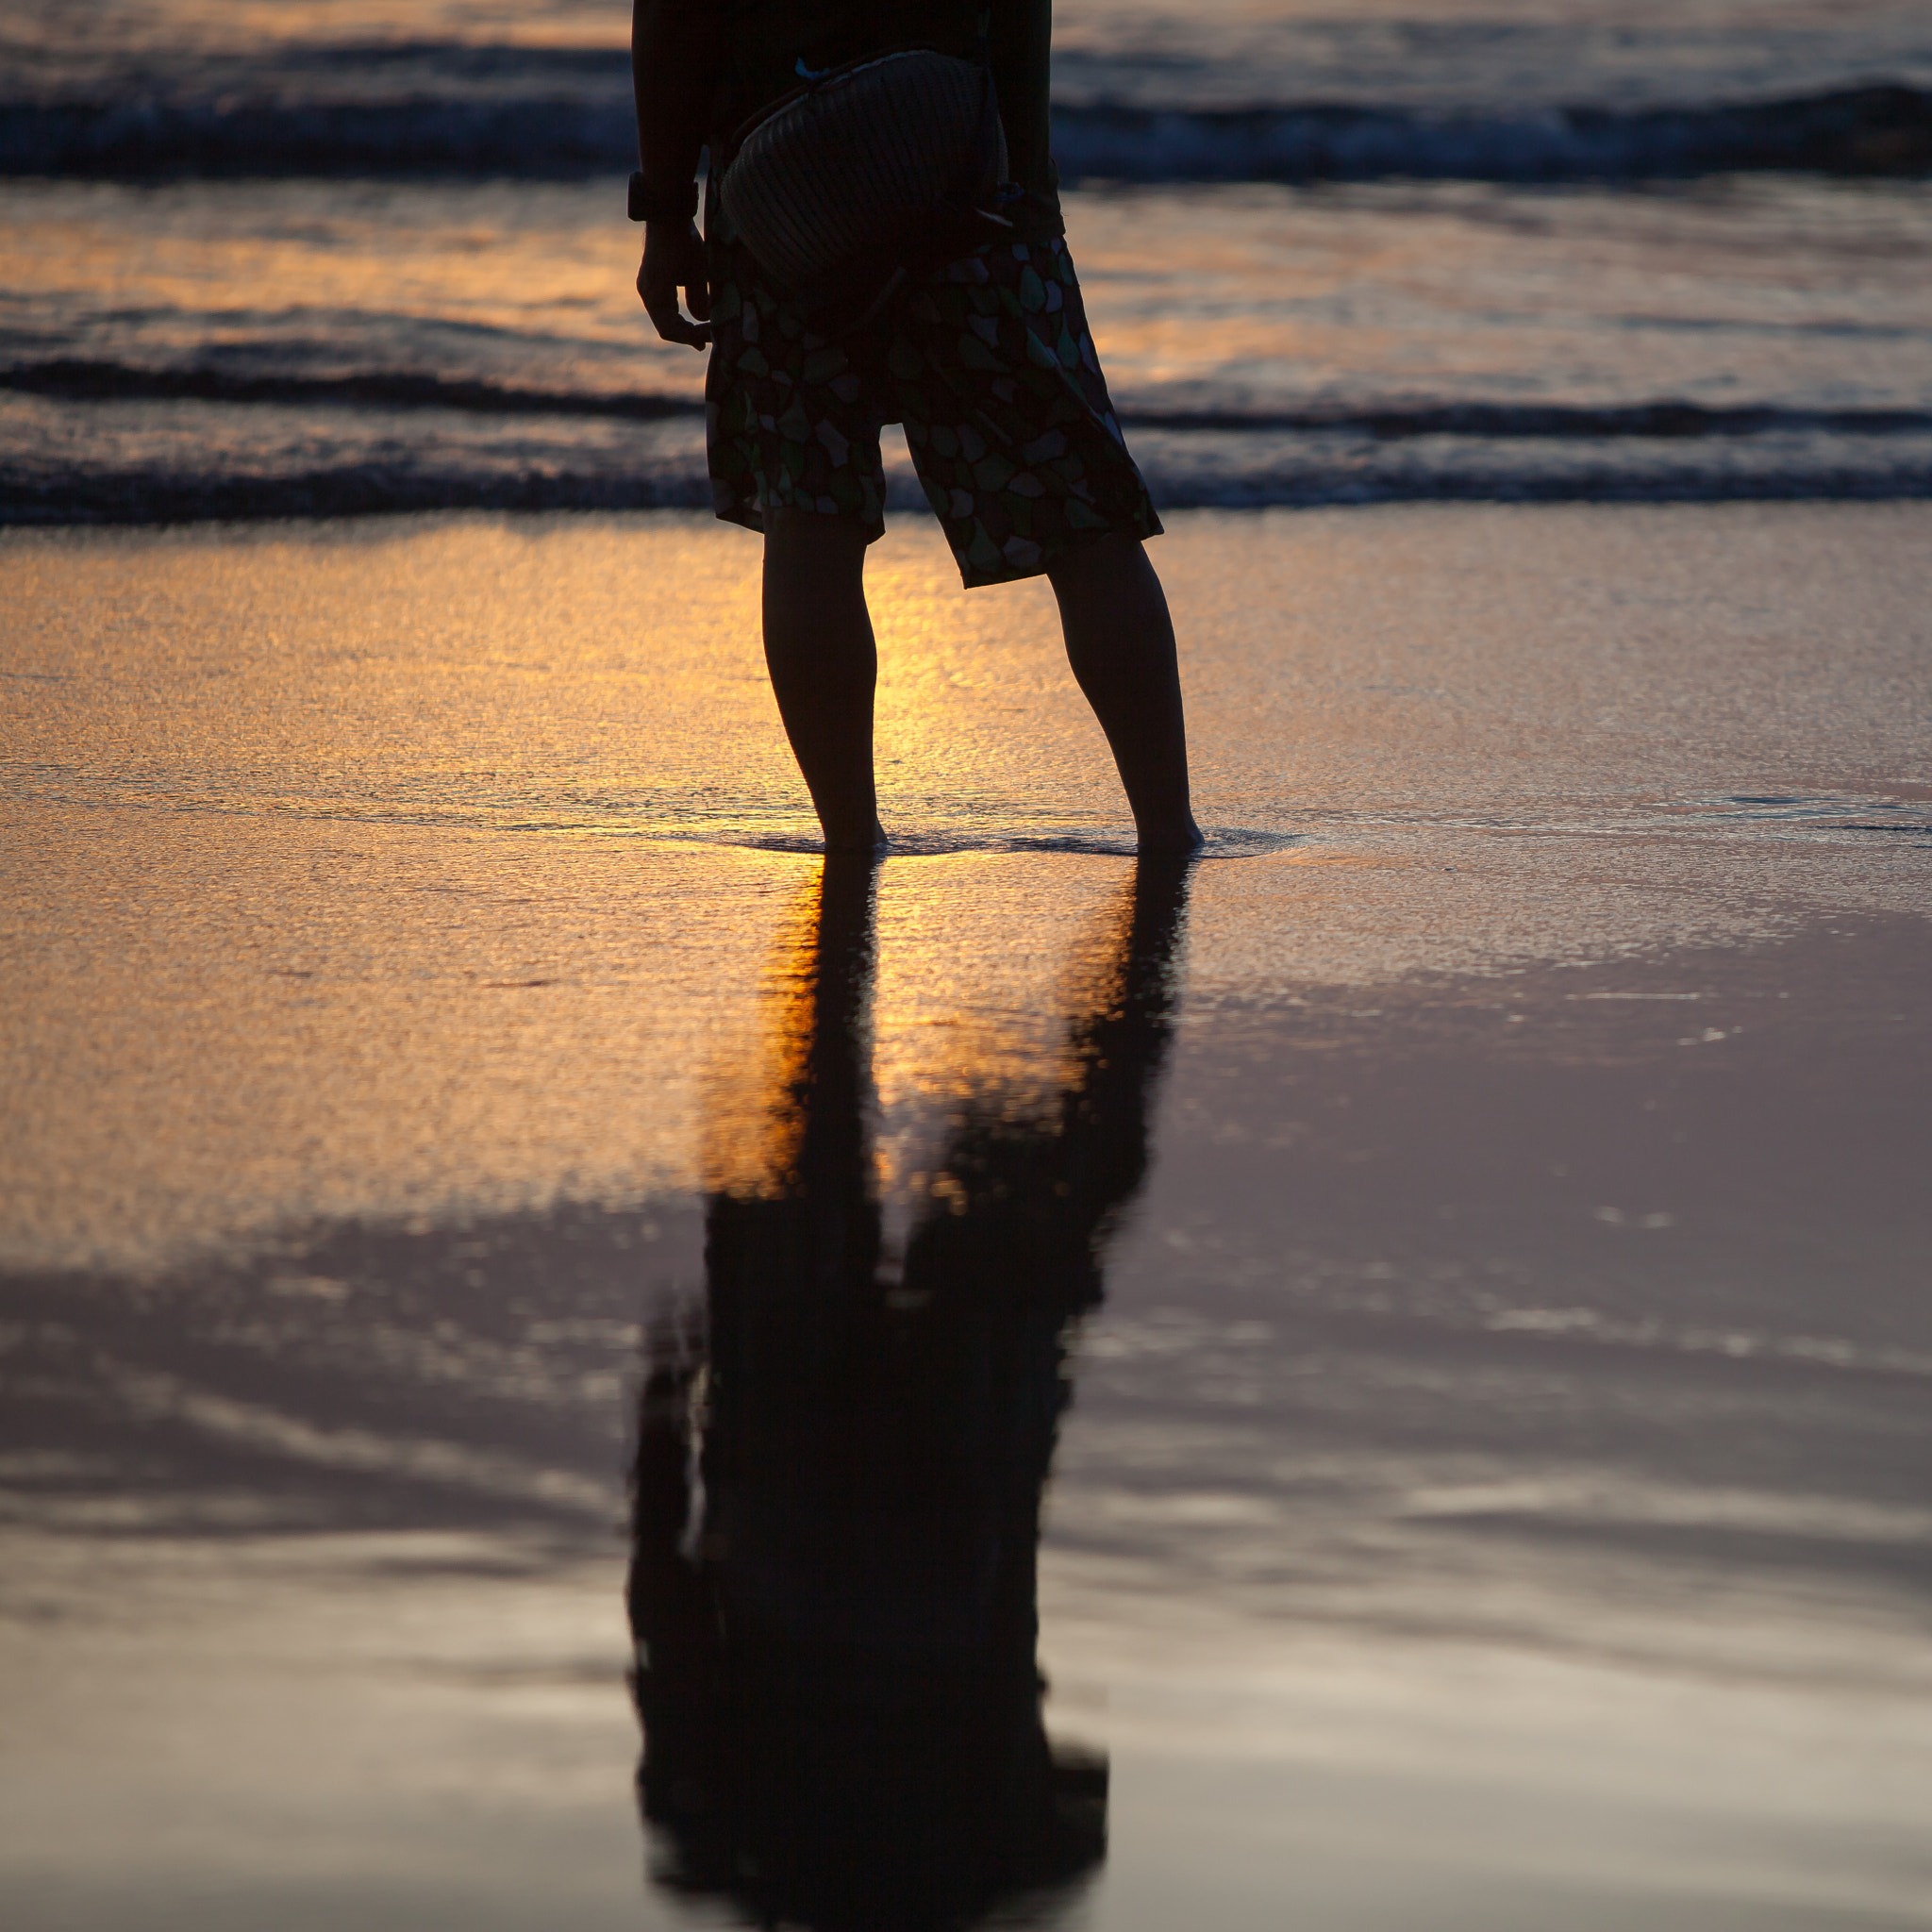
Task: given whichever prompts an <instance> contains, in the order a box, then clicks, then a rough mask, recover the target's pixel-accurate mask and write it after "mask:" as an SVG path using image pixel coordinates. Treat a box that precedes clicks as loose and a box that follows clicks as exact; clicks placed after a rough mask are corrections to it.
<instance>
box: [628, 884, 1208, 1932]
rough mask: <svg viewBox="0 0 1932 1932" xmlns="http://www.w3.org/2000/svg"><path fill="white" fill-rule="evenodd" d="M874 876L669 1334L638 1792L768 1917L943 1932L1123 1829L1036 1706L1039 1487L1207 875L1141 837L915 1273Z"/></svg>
mask: <svg viewBox="0 0 1932 1932" xmlns="http://www.w3.org/2000/svg"><path fill="white" fill-rule="evenodd" d="M871 883H872V880H871V869H870V867H869V865H867V864H865V863H864V862H862V861H860V862H855V863H853V864H850V865H843V864H841V863H839V862H838V861H828V862H827V866H826V869H825V873H824V880H823V893H822V898H821V900H820V904H819V907H818V908H817V922H816V933H815V942H814V943H812V944H810V945H809V946H808V947H801V948H799V949H798V953H799V956H801V957H802V958H804V959H806V960H808V964H807V965H806V966H805V968H804V970H803V971H802V972H800V973H798V974H795V975H794V977H793V980H792V983H791V987H790V989H789V991H788V992H787V994H786V1005H787V1007H788V1011H787V1015H786V1021H787V1024H784V1025H783V1026H781V1028H780V1029H779V1034H778V1041H777V1055H778V1062H779V1064H778V1068H777V1071H776V1074H775V1076H774V1079H773V1081H772V1083H771V1088H770V1091H768V1092H767V1093H766V1094H765V1095H764V1099H765V1101H766V1118H765V1122H764V1126H765V1130H766V1141H765V1148H764V1155H763V1158H762V1160H761V1162H759V1163H758V1164H757V1165H756V1167H755V1169H754V1171H751V1172H743V1171H741V1172H738V1173H735V1174H730V1175H726V1176H720V1177H719V1179H718V1184H717V1185H716V1186H715V1187H714V1189H713V1191H712V1192H711V1194H710V1197H709V1205H708V1220H707V1235H708V1239H707V1248H706V1274H707V1305H706V1309H705V1315H704V1322H703V1332H702V1334H701V1335H700V1334H696V1333H686V1334H683V1335H679V1334H677V1333H676V1332H675V1329H674V1328H672V1327H667V1328H665V1329H663V1330H660V1332H659V1333H658V1336H657V1338H656V1341H655V1343H654V1346H653V1348H652V1350H651V1354H650V1359H649V1363H648V1379H647V1382H646V1386H645V1389H644V1391H643V1396H642V1402H641V1422H640V1429H639V1449H638V1459H637V1469H636V1488H635V1495H636V1508H635V1519H634V1532H635V1537H634V1560H633V1564H632V1569H631V1574H630V1585H629V1607H630V1617H631V1624H632V1629H633V1632H634V1635H635V1637H636V1639H637V1644H638V1659H639V1661H638V1672H637V1677H636V1695H637V1705H638V1710H639V1714H640V1716H641V1720H642V1723H643V1727H644V1734H645V1749H644V1755H643V1759H642V1762H641V1767H640V1770H639V1777H638V1783H639V1798H640V1804H641V1808H642V1811H643V1815H644V1816H645V1818H646V1819H647V1820H648V1821H649V1822H650V1823H651V1824H653V1825H655V1826H657V1827H658V1829H659V1832H660V1833H661V1835H662V1836H661V1840H660V1844H661V1846H662V1848H663V1849H664V1850H665V1851H666V1852H668V1859H667V1861H666V1862H665V1863H664V1864H663V1865H662V1867H661V1869H660V1871H659V1874H658V1876H659V1881H660V1882H661V1883H664V1884H666V1885H669V1886H671V1887H674V1888H675V1889H679V1890H690V1891H695V1892H703V1893H714V1894H724V1895H728V1896H730V1897H732V1898H733V1899H735V1900H736V1901H737V1902H738V1903H739V1904H740V1905H741V1907H746V1908H748V1909H749V1910H750V1911H751V1912H752V1913H753V1914H754V1916H755V1917H756V1918H757V1919H758V1921H759V1922H761V1923H768V1924H777V1923H784V1924H804V1925H808V1926H812V1927H815V1928H824V1932H848V1928H849V1932H925V1928H932V1932H938V1928H955V1927H963V1926H966V1925H968V1924H974V1923H976V1922H977V1921H979V1920H981V1919H982V1918H984V1917H985V1916H986V1915H987V1914H988V1913H989V1912H991V1910H993V1909H994V1908H995V1907H998V1906H1000V1905H1001V1904H1002V1903H1003V1902H1010V1901H1011V1900H1013V1899H1014V1898H1015V1897H1017V1896H1020V1895H1023V1894H1026V1893H1037V1892H1042V1891H1044V1892H1051V1891H1052V1890H1056V1889H1058V1888H1064V1887H1067V1886H1070V1885H1072V1884H1074V1882H1076V1881H1077V1880H1078V1879H1079V1878H1080V1877H1081V1876H1082V1875H1083V1874H1087V1873H1089V1872H1091V1869H1092V1868H1093V1867H1094V1866H1095V1865H1096V1864H1097V1863H1098V1861H1099V1860H1100V1858H1101V1857H1102V1856H1103V1855H1104V1851H1105V1833H1106V1817H1105V1812H1106V1771H1105V1767H1104V1765H1103V1764H1101V1763H1099V1762H1097V1761H1094V1760H1091V1759H1089V1760H1082V1759H1079V1758H1075V1757H1069V1756H1066V1755H1064V1754H1062V1755H1059V1756H1056V1754H1055V1753H1054V1751H1053V1750H1052V1749H1050V1747H1049V1745H1048V1742H1047V1739H1046V1734H1045V1731H1044V1728H1043V1725H1042V1722H1041V1694H1042V1690H1043V1686H1042V1684H1041V1677H1040V1674H1039V1669H1038V1665H1037V1662H1036V1659H1035V1643H1036V1636H1037V1627H1038V1613H1037V1609H1036V1601H1035V1600H1036V1560H1037V1552H1038V1544H1039V1536H1040V1508H1041V1491H1042V1489H1043V1487H1044V1484H1045V1481H1046V1477H1047V1472H1048V1467H1049V1464H1050V1462H1051V1460H1052V1457H1053V1450H1054V1443H1055V1440H1056V1435H1057V1431H1058V1421H1059V1415H1060V1411H1061V1409H1062V1408H1063V1407H1064V1406H1065V1404H1066V1401H1067V1399H1068V1393H1069V1389H1068V1384H1067V1382H1066V1380H1065V1378H1064V1370H1065V1362H1066V1340H1065V1336H1066V1330H1067V1326H1068V1324H1069V1323H1070V1322H1071V1321H1072V1320H1073V1319H1074V1318H1075V1317H1077V1316H1078V1315H1080V1314H1081V1313H1083V1312H1084V1311H1085V1310H1087V1309H1088V1308H1090V1307H1092V1306H1093V1305H1094V1304H1095V1303H1096V1302H1097V1301H1098V1300H1099V1298H1100V1294H1101V1266H1100V1246H1101V1243H1102V1242H1103V1241H1104V1240H1105V1237H1106V1234H1107V1230H1108V1225H1109V1224H1110V1223H1111V1221H1112V1220H1113V1218H1114V1217H1115V1216H1117V1215H1118V1213H1119V1212H1120V1210H1121V1209H1122V1208H1124V1206H1125V1205H1126V1203H1127V1202H1128V1201H1129V1200H1130V1199H1131V1198H1132V1196H1133V1194H1134V1193H1135V1191H1137V1190H1138V1188H1139V1186H1140V1184H1141V1177H1142V1174H1143V1173H1144V1170H1145V1166H1146V1126H1147V1105H1148V1094H1149V1088H1150V1085H1151V1083H1152V1081H1153V1078H1154V1075H1155V1074H1156V1072H1157V1070H1158V1066H1159V1064H1160V1061H1161V1058H1162V1057H1163V1055H1164V1052H1165V1049H1166V1045H1167V1041H1168V1036H1169V1024H1170V1021H1169V1015H1170V1007H1171V992H1170V977H1171V971H1172V959H1173V953H1174V941H1175V935H1176V931H1177V927H1178V924H1179V917H1180V913H1181V909H1182V905H1183V900H1184V892H1185V881H1184V877H1183V874H1182V872H1181V869H1180V868H1179V867H1178V866H1176V865H1167V866H1164V867H1162V868H1161V869H1160V870H1159V871H1158V873H1157V872H1156V871H1154V870H1153V869H1152V868H1151V867H1150V866H1149V865H1148V863H1147V862H1145V861H1143V863H1142V866H1141V871H1140V874H1139V876H1138V877H1137V879H1136V880H1135V883H1134V886H1133V889H1132V890H1131V891H1130V892H1129V894H1128V897H1127V903H1126V905H1125V906H1124V908H1123V917H1122V920H1121V924H1120V930H1119V933H1118V935H1117V938H1116V941H1115V943H1114V945H1113V947H1112V949H1111V951H1110V953H1109V955H1108V958H1107V960H1106V962H1105V964H1104V967H1103V968H1102V970H1101V971H1099V972H1098V973H1097V974H1095V975H1093V978H1092V982H1091V984H1090V985H1089V986H1088V987H1086V988H1085V989H1083V996H1082V1001H1081V1006H1082V1010H1080V1011H1079V1012H1078V1013H1076V1014H1075V1016H1074V1020H1073V1023H1072V1026H1071V1029H1070V1039H1069V1041H1068V1046H1069V1049H1070V1051H1069V1056H1068V1061H1069V1064H1070V1066H1071V1073H1070V1074H1069V1075H1068V1077H1067V1078H1066V1079H1065V1081H1064V1084H1063V1086H1062V1087H1061V1090H1060V1091H1059V1092H1058V1094H1057V1095H1056V1096H1055V1099H1054V1101H1053V1103H1052V1104H1051V1106H1049V1107H1048V1108H1046V1109H1045V1110H1044V1111H1043V1112H1039V1113H1036V1114H1035V1115H1034V1116H1032V1117H1030V1118H1021V1119H1008V1118H1004V1117H1003V1113H1004V1112H1006V1111H1010V1108H1005V1107H1004V1106H1003V1102H1004V1100H1005V1098H1006V1097H1005V1096H1003V1095H1001V1094H999V1093H992V1094H985V1095H980V1096H977V1097H976V1098H975V1099H974V1101H973V1102H972V1103H971V1104H970V1106H969V1108H968V1110H967V1112H966V1114H965V1115H964V1117H963V1118H961V1119H960V1120H959V1121H958V1124H957V1125H956V1128H955V1131H954V1132H953V1134H952V1135H951V1138H950V1141H949V1144H948V1148H947V1152H946V1156H945V1158H944V1160H943V1162H942V1163H941V1172H940V1173H939V1174H936V1175H935V1176H933V1177H932V1181H931V1185H930V1188H929V1191H928V1198H927V1206H926V1208H925V1211H924V1214H923V1216H922V1218H921V1219H920V1220H919V1221H918V1223H917V1224H916V1225H915V1228H914V1230H913V1232H912V1234H911V1236H910V1238H909V1240H908V1244H907V1250H906V1256H905V1262H904V1266H903V1269H902V1270H900V1271H899V1272H898V1273H897V1274H894V1273H893V1272H892V1271H891V1269H890V1268H889V1267H887V1266H885V1265H883V1255H882V1241H881V1224H880V1209H879V1203H878V1201H877V1199H876V1196H875V1192H874V1187H873V1173H874V1167H873V1161H872V1150H871V1146H870V1141H869V1134H868V1131H867V1125H866V1121H867V1111H868V1102H869V1100H870V1080H869V1074H868V1071H867V1066H866V1058H867V1055H866V1049H865V1044H864V1041H865V1026H866V1014H865V1007H866V999H867V990H868V986H869V982H870V976H871V969H872V941H871ZM694 1476H695V1477H696V1478H697V1480H696V1481H695V1482H694V1481H693V1477H694Z"/></svg>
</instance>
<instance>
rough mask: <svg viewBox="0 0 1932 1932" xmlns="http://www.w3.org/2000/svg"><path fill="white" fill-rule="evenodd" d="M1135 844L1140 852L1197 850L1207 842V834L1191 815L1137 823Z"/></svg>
mask: <svg viewBox="0 0 1932 1932" xmlns="http://www.w3.org/2000/svg"><path fill="white" fill-rule="evenodd" d="M1134 832H1135V844H1136V845H1137V846H1138V848H1139V849H1140V850H1141V852H1142V853H1157V852H1158V853H1170V852H1172V853H1182V852H1198V851H1199V850H1200V849H1201V847H1202V846H1203V845H1205V844H1206V843H1207V842H1208V838H1207V834H1206V833H1204V832H1203V831H1202V830H1201V828H1200V826H1199V825H1197V824H1195V823H1194V821H1193V818H1192V816H1191V815H1190V816H1189V817H1187V818H1185V819H1179V820H1172V819H1171V820H1166V821H1163V822H1161V823H1159V824H1153V823H1150V824H1137V825H1136V826H1135V828H1134Z"/></svg>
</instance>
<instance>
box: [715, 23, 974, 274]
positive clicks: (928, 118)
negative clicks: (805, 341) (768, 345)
mask: <svg viewBox="0 0 1932 1932" xmlns="http://www.w3.org/2000/svg"><path fill="white" fill-rule="evenodd" d="M1005 174H1006V137H1005V135H1004V134H1003V132H1002V131H1001V128H1000V124H999V114H998V111H997V109H996V108H995V107H994V104H993V100H992V83H991V79H990V77H989V76H988V75H987V72H986V70H985V69H984V68H983V67H979V66H976V65H974V62H972V61H970V60H957V59H954V58H951V57H950V56H948V55H944V54H936V53H932V52H928V51H923V50H922V51H914V52H908V53H897V54H882V55H878V56H875V57H874V58H871V59H866V60H859V61H855V62H853V63H852V64H851V65H849V66H846V67H842V68H839V69H837V70H835V71H834V72H833V73H831V74H830V75H825V76H824V77H823V78H820V79H815V80H813V81H812V82H811V83H810V84H809V85H808V86H807V87H805V88H804V89H802V90H801V91H800V92H797V93H795V94H792V95H789V96H788V97H787V98H786V99H785V100H784V101H782V102H780V103H779V105H778V106H777V107H776V108H774V109H773V110H772V111H771V112H770V113H769V114H767V115H766V116H765V118H764V119H762V120H761V121H758V123H756V125H753V126H752V128H751V129H750V131H749V132H747V133H746V134H744V135H743V136H742V137H741V140H740V142H739V143H738V146H737V151H736V152H735V153H734V154H733V155H732V157H731V158H730V160H729V162H728V163H727V165H726V166H725V169H724V175H723V177H722V179H721V180H720V182H719V185H718V196H719V202H720V204H721V206H722V207H723V208H724V215H725V218H726V219H727V220H728V221H729V222H730V224H731V225H732V227H733V228H735V229H736V230H737V232H738V236H739V239H740V240H741V242H743V243H744V245H745V246H746V247H747V248H748V249H750V250H751V253H752V255H753V257H754V258H756V260H757V261H758V266H759V267H760V268H762V269H763V270H764V271H765V272H766V273H767V274H768V275H771V276H772V277H773V279H774V281H777V282H779V283H780V284H782V285H783V286H785V287H787V288H791V289H806V288H809V287H811V286H813V285H818V284H823V283H824V280H825V278H826V277H827V276H829V275H835V274H836V273H837V272H838V271H839V270H840V269H841V268H842V267H843V266H845V265H846V264H848V263H851V262H853V261H855V260H866V259H872V258H876V257H878V256H879V255H880V254H881V253H882V252H884V251H890V250H893V249H897V248H902V247H908V246H916V245H917V244H918V243H919V242H920V241H921V240H922V239H923V236H924V231H926V230H927V229H929V228H930V227H932V225H934V224H935V223H936V222H938V223H941V224H942V223H943V222H944V221H945V220H946V219H948V218H953V219H957V218H958V217H960V216H962V215H967V214H970V212H971V210H972V208H973V207H974V204H975V203H977V202H979V201H983V200H985V199H986V197H987V196H989V195H990V194H991V192H992V190H993V189H994V188H996V187H997V186H998V184H999V182H1000V180H1001V179H1002V177H1003V176H1004V175H1005Z"/></svg>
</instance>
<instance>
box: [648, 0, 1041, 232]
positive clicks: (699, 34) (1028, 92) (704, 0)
mask: <svg viewBox="0 0 1932 1932" xmlns="http://www.w3.org/2000/svg"><path fill="white" fill-rule="evenodd" d="M982 36H983V37H984V42H985V48H986V55H987V58H988V61H989V64H990V65H991V70H992V79H993V87H994V89H995V91H996V92H997V93H998V96H999V104H1000V121H1001V123H1002V125H1004V127H1005V128H1006V134H1007V156H1008V175H1009V176H1010V177H1011V179H1012V180H1013V181H1014V182H1015V183H1016V184H1017V185H1018V186H1019V187H1020V188H1022V189H1024V191H1025V193H1026V199H1025V201H1024V204H1022V207H1021V209H1020V210H1019V213H1020V219H1019V220H1018V222H1017V223H1016V225H1017V226H1019V227H1020V228H1021V229H1022V230H1023V232H1025V233H1029V234H1035V235H1038V234H1056V235H1057V234H1059V233H1062V232H1063V229H1062V225H1061V223H1060V219H1059V196H1058V181H1057V177H1056V175H1055V173H1054V165H1053V158H1052V155H1051V153H1050V152H1049V148H1048V119H1047V115H1048V109H1047V88H1048V48H1049V43H1050V42H1051V40H1052V36H1053V0H634V7H633V11H632V15H631V66H632V72H633V75H634V76H635V79H636V84H637V101H638V154H639V162H640V166H641V169H642V171H643V173H644V175H645V177H646V178H647V179H648V181H649V182H650V184H651V186H652V188H653V189H654V190H656V191H657V192H658V193H660V194H667V195H668V194H670V193H672V192H675V190H676V189H678V188H679V187H680V186H681V185H682V184H683V183H684V182H687V181H689V180H690V179H691V176H692V175H693V174H695V172H696V170H697V162H698V152H699V150H700V149H701V148H703V147H707V146H708V147H709V148H710V149H711V151H712V153H714V154H715V153H717V152H718V151H719V149H720V148H721V147H722V146H723V144H724V142H725V141H726V140H727V139H728V138H729V136H730V135H731V134H732V132H733V131H734V130H735V129H736V128H738V127H739V126H740V125H742V123H743V122H745V121H746V120H747V119H749V118H750V117H751V116H752V115H754V114H756V113H757V112H758V109H759V108H763V107H765V106H767V105H768V104H769V103H771V102H772V101H774V100H776V99H777V98H778V97H779V96H780V95H781V94H786V93H789V92H791V90H792V89H793V88H795V87H797V86H798V85H799V75H798V65H799V63H800V62H801V61H803V62H804V64H805V65H806V66H807V67H808V68H812V69H823V68H826V67H836V66H839V65H840V64H841V63H842V62H844V61H847V60H854V59H857V58H859V57H860V56H862V55H865V54H870V53H874V52H883V51H886V50H888V49H890V48H893V47H913V46H917V47H935V48H937V49H939V50H940V51H941V53H948V54H957V55H961V56H970V55H972V54H973V53H974V50H975V49H976V48H977V47H978V45H979V44H980V42H981V40H982Z"/></svg>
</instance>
